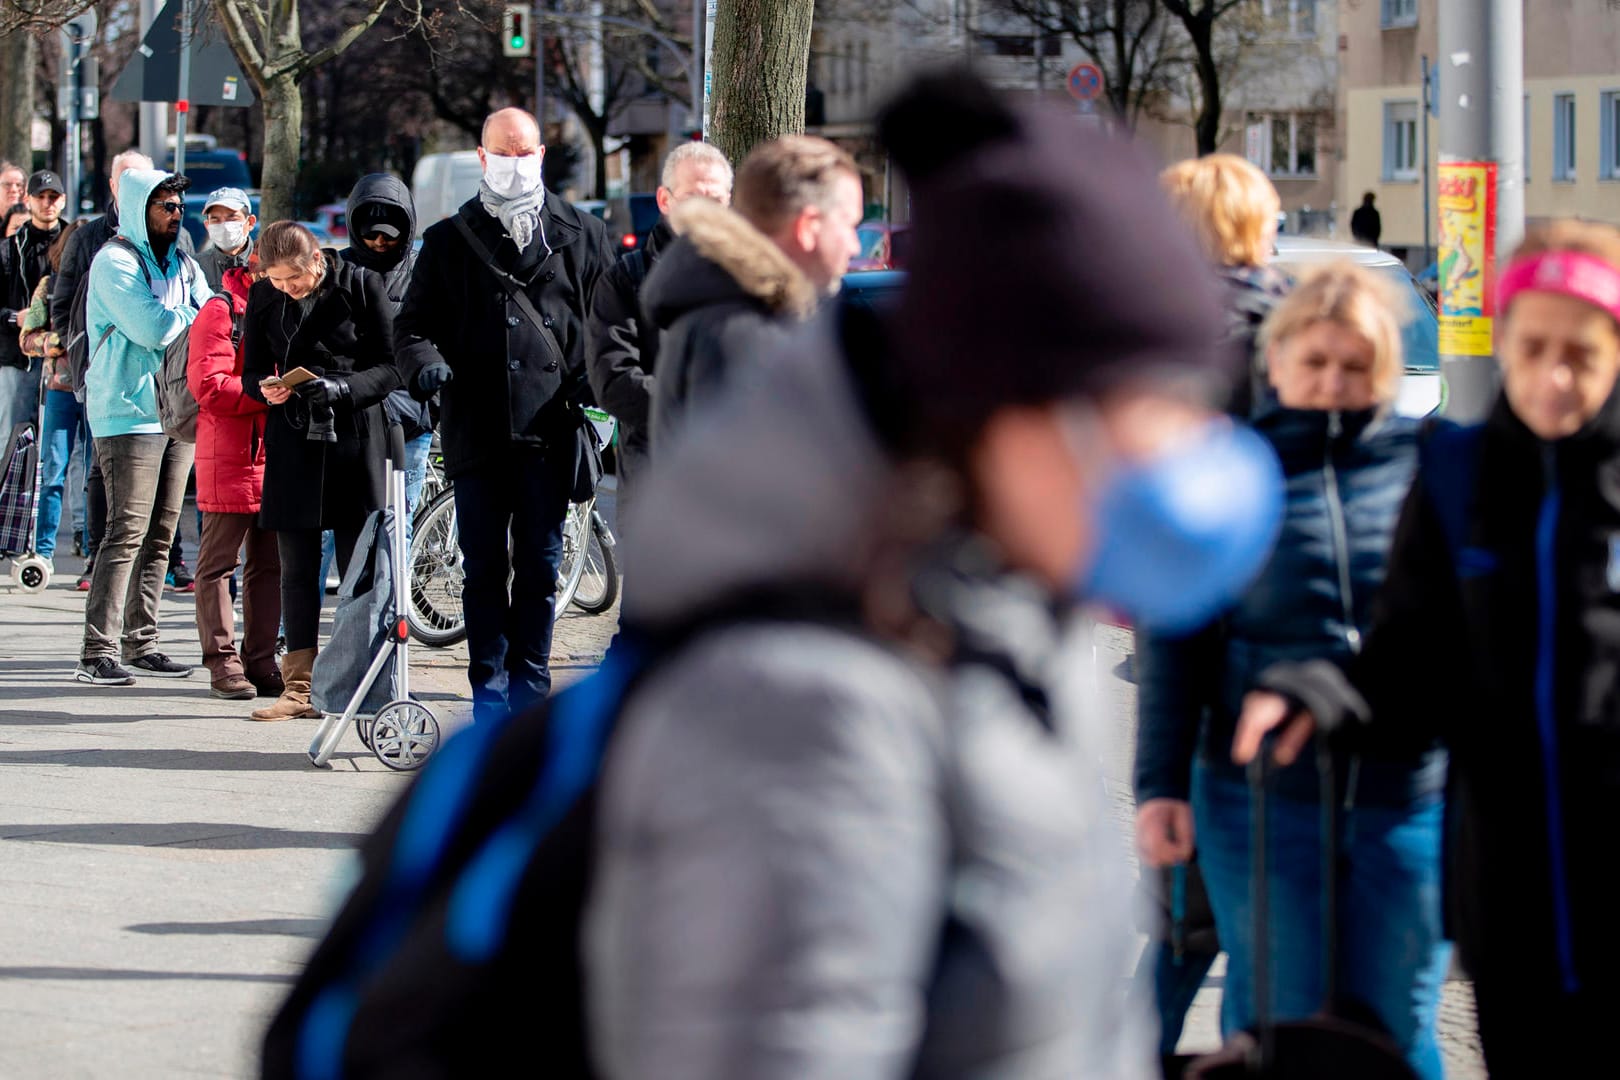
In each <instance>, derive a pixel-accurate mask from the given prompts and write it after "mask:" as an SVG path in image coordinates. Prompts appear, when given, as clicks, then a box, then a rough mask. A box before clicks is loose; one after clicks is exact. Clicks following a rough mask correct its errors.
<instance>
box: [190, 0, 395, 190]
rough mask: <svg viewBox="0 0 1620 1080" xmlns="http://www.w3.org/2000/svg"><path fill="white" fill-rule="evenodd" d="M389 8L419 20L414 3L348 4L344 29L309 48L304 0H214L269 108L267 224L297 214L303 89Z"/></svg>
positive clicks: (359, 0) (361, 0)
mask: <svg viewBox="0 0 1620 1080" xmlns="http://www.w3.org/2000/svg"><path fill="white" fill-rule="evenodd" d="M390 4H397V5H398V6H399V7H400V8H401V9H402V10H403V11H404V13H405V17H406V20H407V22H411V23H414V22H415V21H417V20H419V19H420V18H421V8H420V6H419V4H418V3H416V0H351V2H350V3H349V4H347V5H338V6H340V7H342V9H343V14H344V19H343V22H344V24H345V28H344V29H343V30H342V31H341V32H340V33H339V34H338V36H337V38H336V39H335V40H333V41H331V42H329V43H328V44H326V45H325V46H324V47H321V48H317V49H315V50H313V51H311V50H310V49H308V48H306V46H305V44H304V34H303V29H302V24H301V21H300V11H299V0H213V10H214V13H215V15H216V17H217V19H218V21H219V25H220V26H221V28H222V29H223V31H224V35H225V40H226V41H227V42H229V43H230V46H231V51H232V52H234V53H235V54H236V59H237V62H238V63H239V64H241V65H242V71H243V73H244V74H245V75H246V76H247V77H248V79H249V80H251V81H252V83H253V88H254V90H255V91H256V92H257V93H258V95H259V101H260V103H261V104H262V106H263V108H264V168H263V179H262V181H261V187H262V190H263V194H262V196H261V205H262V210H261V216H262V217H264V218H265V219H266V220H268V221H274V220H277V219H279V218H284V217H291V216H292V212H293V195H294V191H295V189H296V184H297V176H298V164H299V146H300V138H301V136H302V133H303V123H304V101H303V95H302V94H301V92H300V87H299V84H300V83H302V82H303V81H304V79H305V78H307V77H308V75H309V73H310V72H312V71H314V70H315V69H316V68H318V67H320V66H321V65H322V64H325V63H327V62H328V61H330V60H332V59H333V58H335V57H337V56H341V55H342V54H343V52H344V50H346V49H348V48H349V46H351V45H353V44H354V43H355V42H356V41H358V40H359V39H360V37H361V35H363V34H364V33H365V32H366V31H367V30H370V29H371V28H372V27H373V26H374V25H376V23H377V20H378V19H380V18H382V15H383V12H384V11H386V10H387V9H388V7H389V5H390ZM329 10H330V9H329Z"/></svg>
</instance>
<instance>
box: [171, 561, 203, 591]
mask: <svg viewBox="0 0 1620 1080" xmlns="http://www.w3.org/2000/svg"><path fill="white" fill-rule="evenodd" d="M168 577H169V584H170V585H172V586H174V590H175V592H191V591H192V590H194V589H195V588H196V587H197V579H196V578H195V577H194V576H193V575H192V573H191V571H190V570H188V569H186V564H185V563H183V562H177V563H175V564H174V565H173V566H171V567H169V574H168Z"/></svg>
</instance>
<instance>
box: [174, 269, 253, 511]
mask: <svg viewBox="0 0 1620 1080" xmlns="http://www.w3.org/2000/svg"><path fill="white" fill-rule="evenodd" d="M249 284H250V283H249V281H248V279H247V272H246V271H245V270H243V269H233V270H228V271H226V273H225V280H224V286H225V292H227V293H229V294H230V296H231V303H232V304H233V305H234V306H235V308H236V314H237V317H238V318H240V317H241V315H242V313H243V312H244V311H246V310H247V296H248V286H249ZM189 348H190V351H191V355H190V362H189V363H188V364H187V366H186V385H187V386H189V387H191V392H192V393H193V394H194V395H196V398H197V507H198V509H200V510H202V511H204V512H205V513H212V514H257V513H258V512H259V501H260V499H261V498H262V496H263V492H264V421H265V413H266V411H267V406H266V405H265V404H264V403H263V402H262V401H255V400H254V399H253V398H250V397H248V396H247V395H246V394H244V393H243V392H242V353H241V350H240V349H239V348H232V347H231V317H230V315H229V314H227V313H226V311H225V303H224V301H223V300H219V299H217V298H216V299H213V300H210V301H208V303H206V304H204V305H203V307H202V310H201V311H200V312H198V313H197V319H196V321H195V322H193V323H192V324H191V338H190V341H189Z"/></svg>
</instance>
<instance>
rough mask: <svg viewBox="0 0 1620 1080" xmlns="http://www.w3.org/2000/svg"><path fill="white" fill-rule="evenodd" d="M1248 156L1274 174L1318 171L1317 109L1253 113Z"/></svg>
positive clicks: (1264, 170)
mask: <svg viewBox="0 0 1620 1080" xmlns="http://www.w3.org/2000/svg"><path fill="white" fill-rule="evenodd" d="M1245 144H1246V148H1247V153H1248V158H1249V160H1250V161H1251V162H1253V163H1254V164H1255V165H1257V166H1258V167H1259V168H1260V170H1261V171H1262V172H1265V173H1267V174H1268V175H1270V176H1281V177H1300V176H1315V175H1316V116H1315V114H1314V113H1250V114H1249V123H1248V137H1247V139H1246V140H1245Z"/></svg>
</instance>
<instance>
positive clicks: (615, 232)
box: [574, 194, 658, 251]
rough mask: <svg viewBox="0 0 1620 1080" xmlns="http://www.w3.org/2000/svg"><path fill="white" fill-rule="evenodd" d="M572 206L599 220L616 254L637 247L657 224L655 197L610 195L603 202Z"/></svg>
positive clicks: (581, 203)
mask: <svg viewBox="0 0 1620 1080" xmlns="http://www.w3.org/2000/svg"><path fill="white" fill-rule="evenodd" d="M574 205H575V206H576V207H578V208H579V209H580V210H583V211H584V212H585V213H588V214H595V215H596V216H597V217H599V218H601V219H602V223H603V224H605V225H606V226H607V232H608V239H609V240H610V241H612V243H613V247H614V249H615V250H616V251H633V250H635V249H636V248H638V247H641V246H642V245H643V244H645V243H646V242H647V237H648V236H650V235H652V231H653V226H654V225H657V224H658V197H657V196H656V195H651V194H636V195H614V196H612V197H610V198H606V199H585V200H583V201H581V202H576V203H575V204H574Z"/></svg>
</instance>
